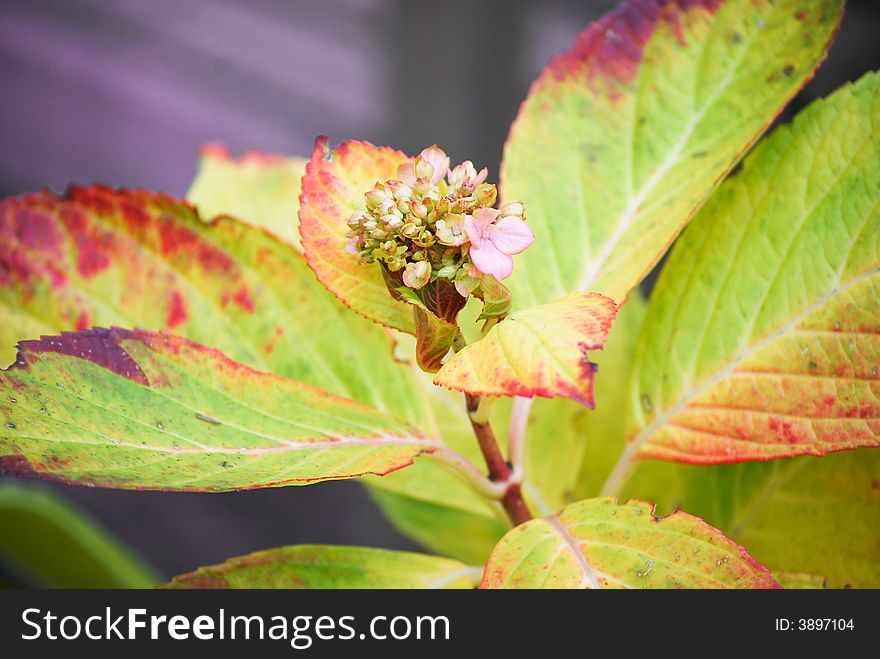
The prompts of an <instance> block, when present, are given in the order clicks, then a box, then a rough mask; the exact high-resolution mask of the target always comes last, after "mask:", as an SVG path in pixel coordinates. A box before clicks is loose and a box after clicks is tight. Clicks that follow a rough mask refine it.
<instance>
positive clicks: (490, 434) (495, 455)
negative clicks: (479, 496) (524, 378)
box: [465, 394, 532, 525]
mask: <svg viewBox="0 0 880 659" xmlns="http://www.w3.org/2000/svg"><path fill="white" fill-rule="evenodd" d="M465 401H466V402H467V410H468V416H469V417H470V418H471V427H472V428H473V429H474V435H475V436H476V438H477V444H479V446H480V451H481V452H482V453H483V459H484V460H485V461H486V466H487V467H488V468H489V478H490V479H491V480H493V481H495V482H502V483H503V482H505V481H508V480H510V476H511V473H512V472H511V468H510V465H509V464H508V463H507V460H505V459H504V455H503V454H502V453H501V448H500V447H499V446H498V440H497V439H495V432H494V431H493V430H492V426H491V425H489V422H488V421H487V422H486V423H477V422H475V421H474V420H473V416H472V415H473V414H474V413H475V412H476V411H477V408H478V407H479V406H480V397H479V396H472V395H470V394H465ZM501 504H502V505H503V506H504V510H506V511H507V514H508V516H509V517H510V519H511V520H512V521H513V523H514V524H517V525H518V524H522V523H523V522H528V521H529V520H530V519H532V514H531V512H529V509H528V506H526V502H525V500H524V499H523V496H522V490H521V488H520V486H519V483H511V484H510V485H508V486H507V491H506V492H505V493H504V496H503V497H502V498H501Z"/></svg>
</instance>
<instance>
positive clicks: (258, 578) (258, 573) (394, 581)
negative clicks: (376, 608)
mask: <svg viewBox="0 0 880 659" xmlns="http://www.w3.org/2000/svg"><path fill="white" fill-rule="evenodd" d="M478 579H479V569H478V568H472V567H468V566H466V565H463V564H462V563H459V562H458V561H453V560H450V559H448V558H440V557H439V556H427V555H425V554H416V553H413V552H405V551H391V550H388V549H373V548H370V547H338V546H329V545H295V546H292V547H281V548H280V549H268V550H266V551H258V552H255V553H253V554H249V555H247V556H240V557H238V558H231V559H229V560H228V561H226V562H225V563H221V564H219V565H211V566H208V567H200V568H199V569H198V570H195V571H194V572H189V573H187V574H181V575H179V576H176V577H174V579H173V580H172V581H171V583H170V584H168V586H167V587H168V588H309V589H313V588H341V589H345V588H473V587H474V586H475V585H476V584H475V581H476V580H478Z"/></svg>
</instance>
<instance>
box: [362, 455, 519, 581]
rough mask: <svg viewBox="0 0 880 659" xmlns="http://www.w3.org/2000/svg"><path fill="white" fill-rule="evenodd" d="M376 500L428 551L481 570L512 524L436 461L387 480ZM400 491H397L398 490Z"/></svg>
mask: <svg viewBox="0 0 880 659" xmlns="http://www.w3.org/2000/svg"><path fill="white" fill-rule="evenodd" d="M383 480H384V481H386V482H384V483H382V485H381V486H378V487H371V488H370V490H369V491H370V494H371V495H372V497H373V500H374V501H375V502H376V503H377V504H378V505H379V507H380V508H381V509H382V512H383V513H384V514H385V515H386V516H387V517H388V518H389V519H390V520H391V522H392V523H393V524H394V526H395V528H396V529H397V530H398V531H400V532H401V533H403V534H404V535H406V536H407V537H409V538H411V539H412V540H413V541H415V542H417V543H419V544H420V545H421V546H422V547H425V548H426V549H428V550H430V551H433V552H437V553H438V554H443V555H444V556H451V557H453V558H457V559H458V560H461V561H465V562H467V563H471V564H476V565H482V564H483V563H485V562H486V558H487V557H488V556H489V553H490V552H491V551H492V548H493V547H494V546H495V544H496V543H497V542H498V540H500V539H501V536H503V535H504V533H505V531H507V529H508V528H510V525H509V524H508V523H506V522H505V521H504V520H502V519H501V515H502V514H503V511H499V514H493V512H492V511H491V509H490V508H489V506H488V504H487V503H486V502H485V500H481V499H480V498H479V497H477V495H476V494H474V492H473V490H471V489H469V488H467V487H466V486H464V485H463V484H462V483H461V482H460V481H459V480H458V479H456V478H455V476H453V475H452V474H450V473H449V472H448V471H446V470H444V469H442V468H440V467H439V465H436V464H434V463H432V462H427V461H418V462H416V463H415V464H414V465H413V466H412V467H409V468H407V469H404V470H401V471H396V472H394V473H393V474H389V475H388V476H385V477H384V479H383ZM395 486H397V487H395Z"/></svg>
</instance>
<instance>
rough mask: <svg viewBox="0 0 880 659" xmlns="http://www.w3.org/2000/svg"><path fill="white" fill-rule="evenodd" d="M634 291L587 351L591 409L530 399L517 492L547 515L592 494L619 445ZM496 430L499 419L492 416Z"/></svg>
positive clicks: (633, 333) (637, 301) (638, 315)
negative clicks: (597, 346)
mask: <svg viewBox="0 0 880 659" xmlns="http://www.w3.org/2000/svg"><path fill="white" fill-rule="evenodd" d="M644 310H645V301H644V299H643V298H642V296H641V294H640V293H634V294H632V295H630V297H629V299H628V300H627V301H626V304H624V305H623V307H622V308H621V309H620V310H619V311H618V313H617V317H616V318H615V320H614V326H613V327H612V328H611V331H610V333H609V334H608V340H607V342H606V343H605V347H604V348H603V349H602V350H601V351H599V352H595V353H593V355H591V359H594V360H595V361H596V363H597V365H598V367H599V375H598V376H597V378H596V382H595V392H594V393H595V398H596V408H595V409H594V410H588V409H586V408H584V407H583V406H581V405H575V404H573V403H572V402H571V401H569V400H565V399H561V398H560V399H553V400H544V399H535V400H534V402H533V404H532V406H531V410H530V414H529V417H528V425H527V427H526V435H525V436H526V441H525V472H524V481H523V491H524V493H525V495H526V499H527V500H528V502H529V504H530V506H531V507H532V509H533V510H534V511H535V512H537V513H539V514H541V515H551V514H553V513H554V512H556V511H557V510H558V509H559V508H561V507H563V506H565V505H566V504H569V503H573V502H575V501H580V500H581V499H585V498H588V497H593V496H596V495H597V494H598V493H599V489H600V488H601V486H602V483H603V482H604V480H605V477H606V476H607V475H608V472H609V471H610V470H611V468H612V466H613V465H614V462H615V461H616V460H617V458H618V457H619V456H620V452H621V451H622V450H623V446H624V442H625V436H624V428H623V422H624V419H623V414H621V410H622V409H623V403H624V401H625V397H626V394H627V389H626V384H627V381H626V376H627V374H628V373H629V368H630V364H631V360H632V354H633V352H634V348H635V342H636V338H637V337H638V332H639V328H640V326H641V321H642V318H643V316H644ZM493 426H494V427H495V428H496V430H497V431H498V432H504V430H503V428H504V427H505V424H500V423H497V422H496V421H495V420H494V419H493Z"/></svg>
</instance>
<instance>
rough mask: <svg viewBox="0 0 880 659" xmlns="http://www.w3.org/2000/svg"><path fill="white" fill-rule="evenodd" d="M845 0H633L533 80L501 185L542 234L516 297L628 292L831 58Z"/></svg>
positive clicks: (520, 300)
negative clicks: (828, 56)
mask: <svg viewBox="0 0 880 659" xmlns="http://www.w3.org/2000/svg"><path fill="white" fill-rule="evenodd" d="M842 7H843V1H842V0H697V1H694V2H681V1H680V0H652V1H651V2H643V1H640V0H639V1H636V0H631V1H630V2H626V3H624V4H623V5H622V6H621V7H619V8H618V9H616V10H614V11H613V12H611V13H610V14H608V15H607V16H605V17H604V18H602V19H601V20H600V21H598V22H597V23H595V24H594V25H593V26H591V27H590V28H589V29H588V30H587V31H586V32H584V33H583V34H582V35H580V37H579V38H578V40H577V42H576V44H575V45H574V47H573V48H572V49H571V50H568V51H566V52H564V53H562V54H560V55H559V56H557V57H556V58H555V59H554V60H553V61H552V62H551V63H550V65H549V66H548V67H547V69H545V71H544V72H543V74H542V75H541V76H540V77H539V78H538V80H537V81H536V82H535V83H534V84H533V85H532V88H531V90H530V91H529V95H528V98H527V99H526V101H525V103H524V104H523V106H522V109H521V110H520V113H519V117H518V118H517V119H516V121H515V123H514V125H513V127H512V129H511V134H510V138H509V140H508V142H507V144H506V146H505V152H504V162H503V165H502V170H501V181H502V184H501V190H502V192H503V195H504V199H505V200H506V201H510V200H513V199H521V200H522V201H523V202H525V206H526V209H527V212H528V218H529V226H530V227H531V228H532V229H533V231H534V232H535V234H536V236H537V240H535V243H534V245H532V247H531V248H530V249H528V250H527V251H526V252H524V253H523V254H522V255H520V256H518V257H517V266H516V268H515V270H514V273H513V275H512V277H511V278H510V280H509V283H508V285H509V286H510V288H511V290H512V291H513V296H514V300H515V301H516V304H517V306H518V308H523V307H529V306H532V305H535V304H540V303H545V302H548V301H550V300H554V299H557V298H559V297H561V296H563V295H566V294H568V293H571V292H572V291H576V290H592V291H598V292H601V293H604V294H606V295H608V296H610V297H611V298H613V299H614V300H615V301H617V302H618V303H619V302H622V301H623V300H624V299H625V298H626V296H627V294H628V293H629V292H630V291H631V290H632V289H633V288H634V287H635V286H636V285H637V284H638V283H639V282H640V281H641V280H642V278H643V277H644V276H645V275H646V274H647V273H648V272H649V271H650V270H651V268H652V267H653V266H654V264H656V263H657V261H658V260H659V259H660V257H661V256H662V255H663V253H664V252H665V251H666V250H667V248H668V246H669V245H670V243H671V242H672V240H673V239H674V238H675V236H676V234H677V233H678V232H679V231H680V230H681V229H682V227H683V226H684V225H685V223H686V222H687V220H688V219H689V217H690V216H691V215H692V214H693V212H694V211H695V209H697V208H698V207H699V206H700V205H701V204H702V203H703V202H704V201H705V200H706V198H707V197H708V196H709V195H710V194H711V192H712V190H713V189H714V188H715V186H716V185H717V183H718V182H719V180H720V179H722V178H723V177H724V175H725V174H726V173H727V172H728V171H729V170H730V168H731V167H732V166H733V165H734V164H735V163H736V161H737V160H739V158H740V156H741V155H742V153H743V152H744V151H745V150H746V149H748V148H749V146H750V145H751V144H752V143H753V142H754V141H755V140H756V139H757V137H758V136H759V135H760V134H761V133H762V132H763V131H764V130H765V129H766V127H767V126H768V125H769V124H770V123H771V122H772V121H773V119H774V117H776V115H777V114H778V113H779V111H780V110H781V109H782V107H783V106H784V105H785V104H786V102H787V101H788V100H789V99H790V98H791V97H792V96H793V95H794V94H795V93H796V92H797V91H798V90H799V89H800V88H801V86H802V85H803V84H804V82H805V81H806V80H808V79H809V78H810V77H811V76H812V73H813V70H814V69H815V68H816V66H817V65H818V64H819V62H820V61H822V59H824V57H825V53H826V51H827V49H828V46H829V43H830V41H831V38H832V36H833V35H834V33H835V32H836V30H837V26H838V22H839V20H840V16H841V12H842Z"/></svg>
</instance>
